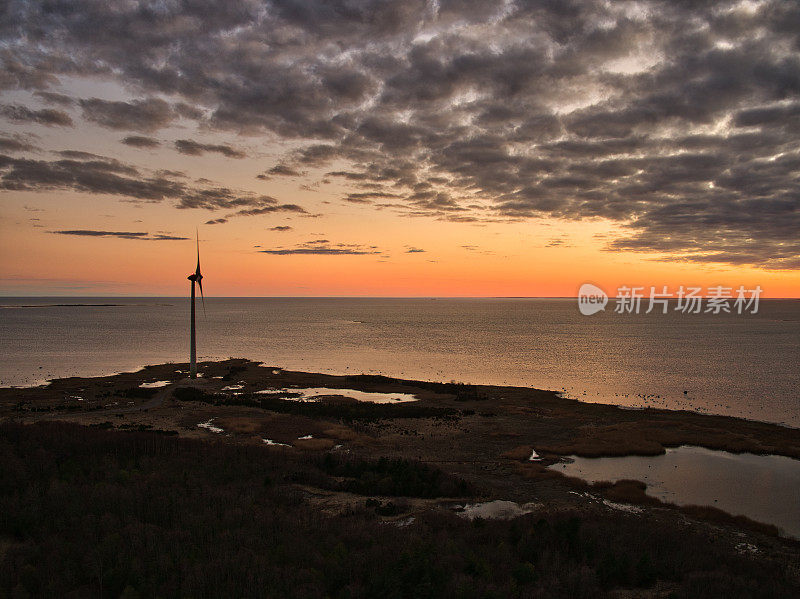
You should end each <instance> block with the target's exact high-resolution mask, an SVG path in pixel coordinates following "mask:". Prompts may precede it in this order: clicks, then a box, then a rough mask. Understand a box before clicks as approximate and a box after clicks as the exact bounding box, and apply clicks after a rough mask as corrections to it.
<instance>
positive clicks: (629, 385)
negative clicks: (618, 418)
mask: <svg viewBox="0 0 800 599" xmlns="http://www.w3.org/2000/svg"><path fill="white" fill-rule="evenodd" d="M59 304H73V305H59ZM74 304H115V305H110V306H80V305H74ZM610 307H611V306H609V308H610ZM188 308H189V305H188V300H187V299H183V298H125V299H119V298H74V297H72V298H0V355H2V356H3V358H2V362H0V385H2V386H9V385H31V384H37V383H39V382H43V381H44V380H45V379H49V378H54V377H63V376H71V375H77V376H89V375H101V374H110V373H114V372H119V371H124V370H131V369H136V368H139V367H141V366H143V365H145V364H157V363H161V362H167V361H183V362H185V361H187V360H188V357H187V356H188V319H189V310H188ZM198 354H199V359H202V360H211V359H220V358H227V357H244V358H251V359H254V360H261V361H264V362H266V363H268V364H270V365H274V366H280V367H283V368H288V369H295V370H308V371H315V372H330V373H339V374H346V373H361V372H365V373H382V374H386V375H390V376H400V377H406V378H419V379H428V380H437V381H450V380H457V381H463V382H472V383H487V384H509V385H523V386H532V387H538V388H542V389H554V390H558V391H562V392H564V393H565V394H566V395H567V396H569V397H576V398H578V399H581V400H585V401H603V402H609V403H616V404H620V405H625V406H654V407H666V408H671V409H690V410H698V411H703V412H709V413H717V414H728V415H733V416H741V417H745V418H753V419H756V420H764V421H770V422H778V423H783V424H788V425H791V426H795V427H800V301H798V300H762V302H761V307H760V310H759V313H758V314H755V315H751V314H748V315H724V314H723V315H710V314H697V315H685V314H680V313H676V312H671V313H669V314H666V315H663V314H656V313H653V314H649V315H644V314H641V315H620V314H614V313H613V312H611V311H610V310H609V311H606V312H601V313H599V314H595V315H593V316H583V315H581V314H580V312H579V311H578V308H577V302H576V300H574V299H569V300H567V299H564V300H549V299H352V298H347V299H317V298H266V299H265V298H210V299H208V300H206V316H205V317H203V312H202V309H200V311H199V314H198ZM684 390H685V391H686V393H684Z"/></svg>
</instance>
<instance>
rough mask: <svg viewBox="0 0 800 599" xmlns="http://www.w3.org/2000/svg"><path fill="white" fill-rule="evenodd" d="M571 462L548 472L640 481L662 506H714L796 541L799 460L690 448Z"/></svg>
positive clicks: (798, 533)
mask: <svg viewBox="0 0 800 599" xmlns="http://www.w3.org/2000/svg"><path fill="white" fill-rule="evenodd" d="M570 459H571V460H573V461H572V462H569V463H557V464H553V465H552V466H550V468H552V469H554V470H558V471H559V472H562V473H564V474H566V475H567V476H575V477H579V478H582V479H584V480H586V481H587V482H590V483H591V482H597V481H602V480H607V481H618V480H623V479H633V480H639V481H642V482H644V483H646V484H647V494H648V495H651V496H653V497H657V498H659V499H661V500H662V501H667V502H670V503H676V504H678V505H708V506H713V507H716V508H719V509H721V510H724V511H726V512H728V513H730V514H734V515H743V516H747V517H748V518H750V519H752V520H756V521H758V522H764V523H767V524H774V525H775V526H777V527H778V528H780V529H781V531H782V532H783V533H784V534H785V535H786V536H791V537H795V538H800V460H794V459H792V458H787V457H783V456H775V455H766V456H762V455H754V454H751V453H742V454H733V453H729V452H727V451H714V450H711V449H705V448H703V447H690V446H682V447H675V448H669V449H667V453H666V454H665V455H660V456H654V457H642V456H625V457H616V458H580V457H574V456H573V457H571V458H570Z"/></svg>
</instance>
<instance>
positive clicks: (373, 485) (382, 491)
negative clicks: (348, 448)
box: [320, 453, 475, 498]
mask: <svg viewBox="0 0 800 599" xmlns="http://www.w3.org/2000/svg"><path fill="white" fill-rule="evenodd" d="M320 467H321V470H322V471H323V472H324V473H325V474H328V475H330V476H335V477H339V478H343V479H344V480H343V481H342V482H340V483H339V484H338V485H337V490H339V491H348V492H350V493H357V494H359V495H395V496H405V497H428V498H432V497H464V496H467V495H473V494H474V493H475V489H474V488H473V487H472V486H471V485H469V484H468V483H467V482H466V481H464V480H462V479H460V478H456V477H455V476H450V475H448V474H446V473H444V472H442V471H441V470H439V469H438V468H433V467H431V466H428V465H426V464H422V463H420V462H416V461H413V460H404V459H389V458H380V459H378V460H375V461H365V460H354V459H352V458H340V457H337V456H334V455H333V454H330V453H328V454H325V457H323V458H322V460H321V461H320Z"/></svg>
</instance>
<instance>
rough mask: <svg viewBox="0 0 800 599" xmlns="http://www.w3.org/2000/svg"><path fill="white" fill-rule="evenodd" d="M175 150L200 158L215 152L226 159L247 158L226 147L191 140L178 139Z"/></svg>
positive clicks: (237, 151)
mask: <svg viewBox="0 0 800 599" xmlns="http://www.w3.org/2000/svg"><path fill="white" fill-rule="evenodd" d="M175 149H176V150H178V152H180V153H181V154H187V155H188V156H202V155H203V154H205V153H206V152H216V153H217V154H222V155H223V156H225V157H226V158H244V157H245V156H247V154H245V153H244V152H242V151H241V150H237V149H236V148H233V147H231V146H228V145H220V144H202V143H199V142H196V141H194V140H191V139H179V140H177V141H176V142H175Z"/></svg>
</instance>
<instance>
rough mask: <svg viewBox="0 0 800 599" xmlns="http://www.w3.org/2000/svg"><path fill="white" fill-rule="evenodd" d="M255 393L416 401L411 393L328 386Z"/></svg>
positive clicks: (300, 398)
mask: <svg viewBox="0 0 800 599" xmlns="http://www.w3.org/2000/svg"><path fill="white" fill-rule="evenodd" d="M256 393H257V394H263V395H271V394H280V393H295V394H297V395H298V397H287V398H285V399H288V400H294V401H319V399H320V397H326V396H331V395H336V396H342V397H349V398H350V399H355V400H358V401H369V402H372V403H400V402H404V401H417V398H416V397H414V395H413V394H411V393H379V392H370V391H358V390H356V389H333V388H329V387H309V388H306V389H293V388H288V389H262V390H261V391H256Z"/></svg>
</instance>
